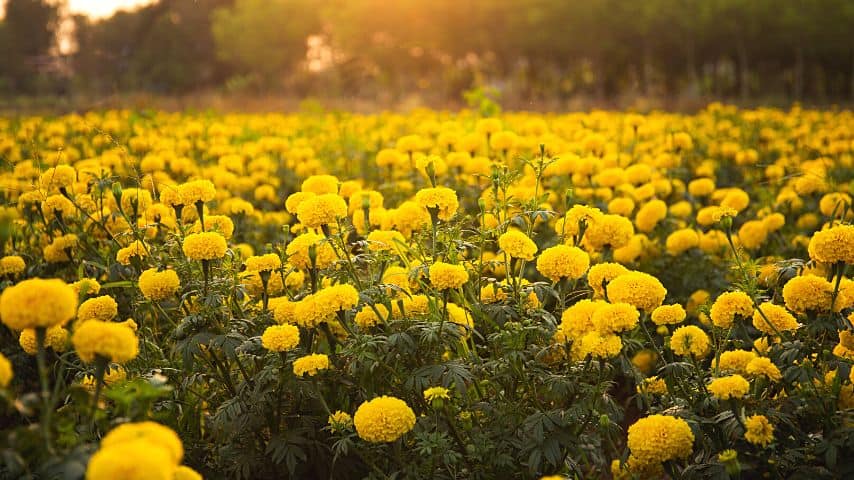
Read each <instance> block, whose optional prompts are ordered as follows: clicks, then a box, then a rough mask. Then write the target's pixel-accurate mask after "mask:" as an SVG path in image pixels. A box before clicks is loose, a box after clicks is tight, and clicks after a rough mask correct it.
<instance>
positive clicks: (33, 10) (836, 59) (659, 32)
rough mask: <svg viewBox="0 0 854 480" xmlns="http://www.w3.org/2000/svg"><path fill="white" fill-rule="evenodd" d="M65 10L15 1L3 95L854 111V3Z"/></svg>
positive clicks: (6, 30)
mask: <svg viewBox="0 0 854 480" xmlns="http://www.w3.org/2000/svg"><path fill="white" fill-rule="evenodd" d="M105 1H107V0H105ZM65 11H66V10H65V9H64V8H63V2H62V1H61V0H53V1H50V0H5V16H4V18H3V21H2V23H0V55H2V57H0V86H2V90H1V91H2V93H4V94H6V95H15V94H38V93H63V92H72V93H85V94H88V95H91V96H97V95H105V94H114V93H122V92H138V91H146V92H154V93H158V94H193V93H197V92H200V91H228V92H234V91H241V90H246V92H247V93H252V94H256V93H265V94H282V93H285V94H289V95H295V96H305V95H315V96H321V97H324V98H333V97H351V98H369V99H381V100H390V101H393V100H397V99H401V98H405V97H407V96H410V95H419V96H421V97H423V98H424V99H426V101H427V102H428V103H431V104H438V105H444V104H445V103H443V102H447V101H449V100H458V99H460V98H461V93H462V92H464V91H466V90H468V89H471V88H473V87H479V86H491V87H494V88H496V89H497V90H498V91H500V92H501V94H502V99H503V101H504V102H505V103H507V104H508V105H510V106H512V105H517V106H522V107H524V106H526V105H531V104H536V103H537V102H564V101H568V100H569V99H572V98H579V97H582V98H594V99H598V100H600V101H603V102H609V101H613V100H614V99H620V98H633V97H634V98H653V99H655V98H696V99H710V98H718V99H725V100H740V101H743V102H747V101H751V100H753V101H757V102H758V101H768V100H769V99H771V100H777V101H778V103H779V102H790V101H800V100H803V101H809V102H817V103H830V102H845V101H851V100H852V99H854V28H851V27H852V25H854V2H852V1H851V0H810V1H803V0H644V1H642V2H638V1H634V0H397V1H394V2H388V1H384V0H266V1H265V0H194V1H192V2H190V1H180V0H159V1H153V2H151V3H150V4H147V5H145V6H144V7H142V8H139V9H137V10H134V11H129V12H118V13H116V14H115V15H113V16H112V17H109V18H104V19H97V20H95V19H92V18H89V17H86V16H82V15H77V16H74V17H73V28H71V29H67V30H68V31H67V32H65V31H62V30H61V29H60V26H61V24H62V23H63V21H61V20H63V19H65V21H67V18H68V15H67V14H66V13H63V12H65ZM58 45H71V46H72V47H70V48H64V49H63V48H58V47H57V46H58ZM57 64H58V65H67V66H68V68H50V67H51V65H54V66H55V65H57ZM58 72H61V73H62V74H61V75H60V74H59V73H58ZM51 76H53V77H54V80H53V83H50V82H48V83H45V82H44V81H41V80H40V79H44V78H45V77H51ZM57 85H59V86H57Z"/></svg>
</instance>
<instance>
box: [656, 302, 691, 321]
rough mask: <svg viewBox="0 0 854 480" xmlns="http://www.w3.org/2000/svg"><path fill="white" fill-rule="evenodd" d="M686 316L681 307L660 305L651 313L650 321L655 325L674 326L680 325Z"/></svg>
mask: <svg viewBox="0 0 854 480" xmlns="http://www.w3.org/2000/svg"><path fill="white" fill-rule="evenodd" d="M686 316H687V314H686V313H685V309H684V308H682V305H679V304H678V303H677V304H674V305H662V306H660V307H656V309H655V310H653V311H652V321H653V323H655V324H656V325H675V324H677V323H682V321H683V320H685V317H686Z"/></svg>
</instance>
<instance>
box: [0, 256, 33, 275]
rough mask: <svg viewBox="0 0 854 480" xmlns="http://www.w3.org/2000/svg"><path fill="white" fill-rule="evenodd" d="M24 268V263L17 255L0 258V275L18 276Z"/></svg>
mask: <svg viewBox="0 0 854 480" xmlns="http://www.w3.org/2000/svg"><path fill="white" fill-rule="evenodd" d="M26 268H27V264H26V262H24V259H23V258H21V257H19V256H18V255H6V256H5V257H3V258H0V275H18V274H19V273H21V272H23V271H24V270H25V269H26Z"/></svg>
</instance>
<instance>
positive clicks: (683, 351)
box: [670, 325, 711, 358]
mask: <svg viewBox="0 0 854 480" xmlns="http://www.w3.org/2000/svg"><path fill="white" fill-rule="evenodd" d="M670 349H671V350H673V353H675V354H676V355H681V356H683V357H687V356H689V355H690V356H693V357H694V358H703V357H705V356H706V355H708V354H709V351H710V350H711V342H709V336H708V335H706V332H704V331H703V330H702V329H700V327H696V326H694V325H686V326H684V327H679V328H677V329H676V330H674V331H673V335H672V336H671V337H670Z"/></svg>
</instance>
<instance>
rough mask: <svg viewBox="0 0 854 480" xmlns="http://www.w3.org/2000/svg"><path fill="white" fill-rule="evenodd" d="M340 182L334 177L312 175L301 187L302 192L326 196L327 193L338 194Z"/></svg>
mask: <svg viewBox="0 0 854 480" xmlns="http://www.w3.org/2000/svg"><path fill="white" fill-rule="evenodd" d="M339 183H340V181H339V180H338V177H336V176H334V175H312V176H310V177H308V178H306V179H305V180H303V182H302V185H300V190H302V191H303V192H310V193H313V194H315V195H325V194H327V193H338V184H339Z"/></svg>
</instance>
